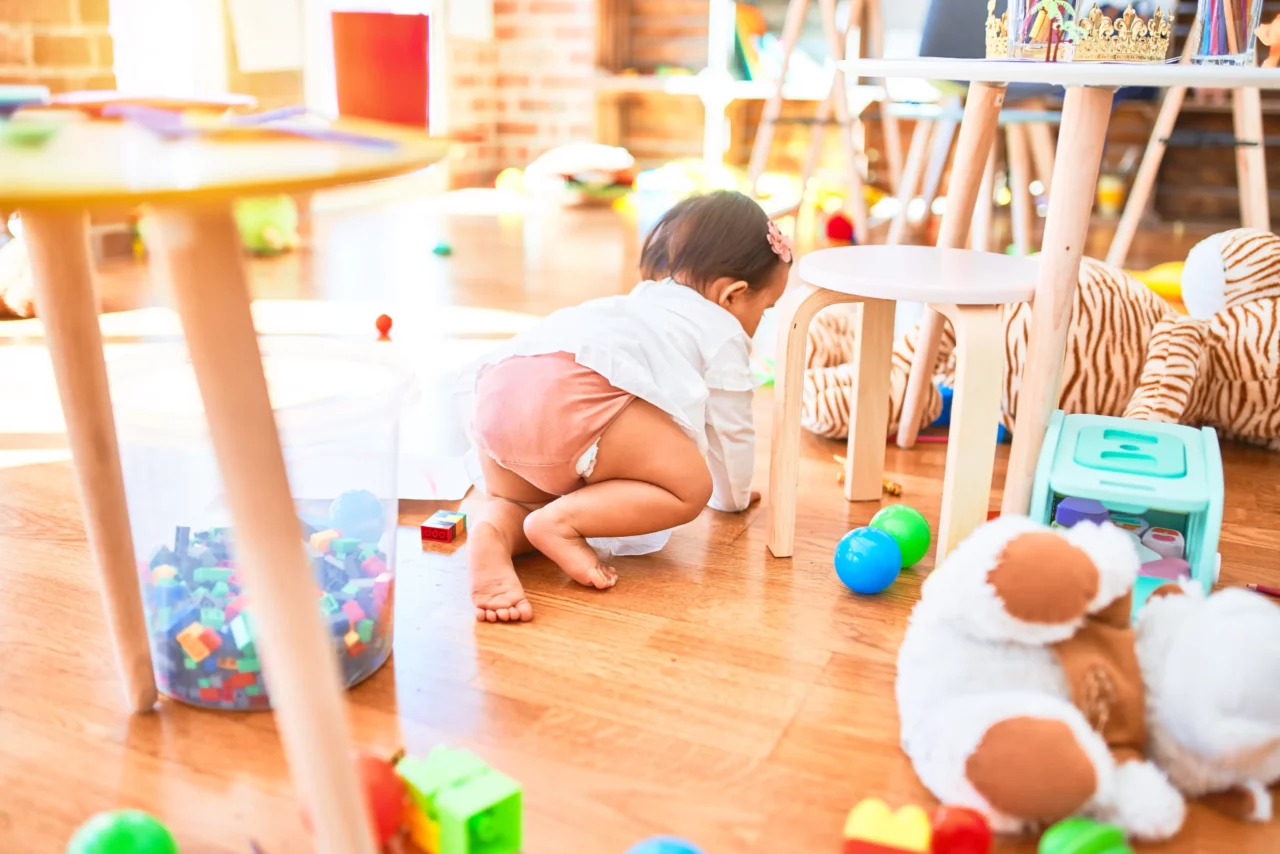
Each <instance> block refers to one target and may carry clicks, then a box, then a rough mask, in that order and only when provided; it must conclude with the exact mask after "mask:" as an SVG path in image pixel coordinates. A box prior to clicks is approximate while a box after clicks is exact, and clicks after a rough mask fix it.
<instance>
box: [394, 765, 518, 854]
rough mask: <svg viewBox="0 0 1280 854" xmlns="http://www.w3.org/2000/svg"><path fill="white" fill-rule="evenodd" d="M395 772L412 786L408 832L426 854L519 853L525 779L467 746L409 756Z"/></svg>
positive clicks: (406, 818) (409, 786)
mask: <svg viewBox="0 0 1280 854" xmlns="http://www.w3.org/2000/svg"><path fill="white" fill-rule="evenodd" d="M396 773H397V774H398V775H399V776H400V778H401V779H402V780H404V783H405V785H406V786H407V787H408V790H409V803H408V807H407V809H406V812H405V822H406V824H407V825H408V829H409V837H410V838H411V839H412V840H413V842H414V844H415V845H417V846H418V847H419V848H421V849H422V850H423V851H424V852H425V854H517V852H519V851H520V847H521V839H522V836H523V820H522V807H521V789H520V784H519V783H517V782H516V781H515V780H513V779H511V778H510V777H508V776H506V775H505V774H502V773H500V772H498V771H495V770H493V769H492V768H490V767H489V766H488V765H486V764H485V763H484V761H483V760H482V759H480V757H478V756H476V755H475V754H474V753H471V752H470V751H467V750H460V749H457V748H452V747H445V746H440V747H436V748H435V749H433V750H432V751H431V752H430V753H428V754H427V755H426V757H425V758H423V757H416V756H405V757H403V758H401V759H400V760H399V761H398V762H396Z"/></svg>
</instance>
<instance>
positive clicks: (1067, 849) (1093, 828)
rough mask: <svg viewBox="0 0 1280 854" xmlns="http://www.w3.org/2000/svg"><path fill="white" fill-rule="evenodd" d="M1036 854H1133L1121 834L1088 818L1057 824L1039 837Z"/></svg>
mask: <svg viewBox="0 0 1280 854" xmlns="http://www.w3.org/2000/svg"><path fill="white" fill-rule="evenodd" d="M1036 851H1037V854H1133V848H1132V847H1130V845H1129V843H1128V842H1126V841H1125V838H1124V831H1123V830H1121V829H1120V828H1118V827H1116V826H1115V825H1114V824H1103V823H1102V822H1100V821H1094V820H1093V819H1091V818H1079V817H1077V818H1069V819H1067V820H1065V821H1060V822H1058V823H1057V824H1055V825H1054V826H1053V827H1051V828H1049V829H1048V830H1046V831H1045V832H1044V835H1043V836H1041V837H1040V845H1039V847H1038V848H1037V849H1036Z"/></svg>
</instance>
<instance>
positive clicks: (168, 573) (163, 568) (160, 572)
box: [151, 563, 178, 584]
mask: <svg viewBox="0 0 1280 854" xmlns="http://www.w3.org/2000/svg"><path fill="white" fill-rule="evenodd" d="M177 574H178V570H176V569H174V568H173V567H171V566H169V564H167V563H162V564H160V565H159V566H157V567H156V568H155V569H153V570H151V583H152V584H159V583H160V582H161V581H164V580H166V579H171V578H174V577H175V576H177Z"/></svg>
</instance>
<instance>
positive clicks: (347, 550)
mask: <svg viewBox="0 0 1280 854" xmlns="http://www.w3.org/2000/svg"><path fill="white" fill-rule="evenodd" d="M329 550H330V551H332V552H333V553H334V554H336V555H338V556H339V557H343V556H345V555H347V554H356V553H357V552H358V551H359V550H360V541H359V540H357V539H356V538H355V537H339V538H338V539H336V540H334V541H333V542H332V543H330V544H329ZM357 556H358V555H357Z"/></svg>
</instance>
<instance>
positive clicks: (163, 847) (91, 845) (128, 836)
mask: <svg viewBox="0 0 1280 854" xmlns="http://www.w3.org/2000/svg"><path fill="white" fill-rule="evenodd" d="M66 854H178V843H177V841H176V840H175V839H174V838H173V834H172V833H170V832H169V829H168V828H167V827H165V826H164V825H163V824H161V823H160V820H159V819H157V818H156V817H155V816H153V815H150V814H148V813H145V812H143V811H142V810H114V811H112V812H100V813H98V814H97V815H95V816H93V817H92V818H90V819H89V820H88V821H86V822H85V823H84V824H82V825H80V828H79V829H78V830H76V832H75V833H74V834H73V835H72V837H71V840H70V841H69V842H67V850H66Z"/></svg>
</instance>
